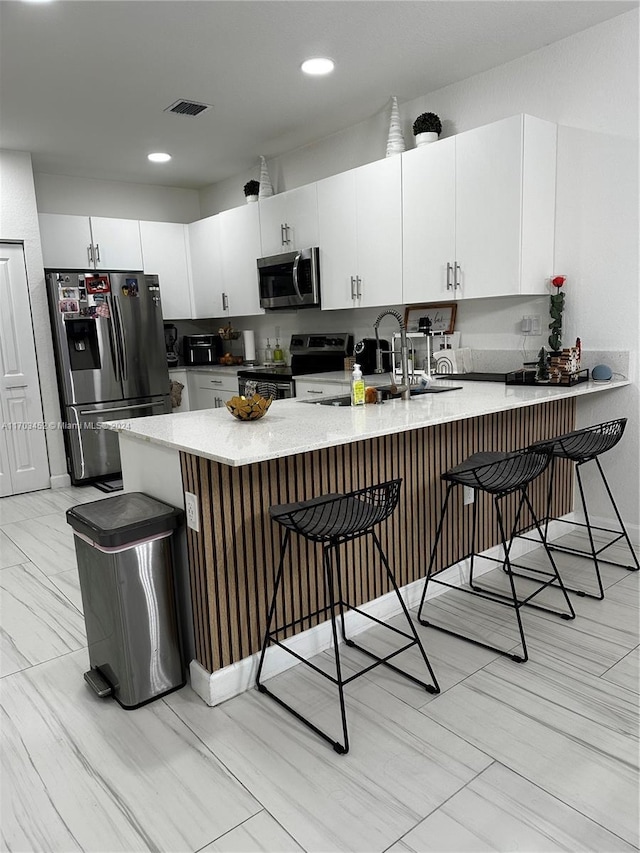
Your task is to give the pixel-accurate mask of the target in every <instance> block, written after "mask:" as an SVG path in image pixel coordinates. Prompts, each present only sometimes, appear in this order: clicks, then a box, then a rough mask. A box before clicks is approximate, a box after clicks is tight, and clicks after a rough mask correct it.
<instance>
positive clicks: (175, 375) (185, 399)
mask: <svg viewBox="0 0 640 853" xmlns="http://www.w3.org/2000/svg"><path fill="white" fill-rule="evenodd" d="M169 380H170V381H172V382H179V383H180V384H181V385H182V386H183V387H182V392H181V394H182V396H181V400H180V405H179V406H177V407H176V408H175V409H173V408H172V409H171V412H172V413H175V412H189V411H191V408H190V406H189V379H188V374H187V371H186V370H175V369H172V370H170V371H169Z"/></svg>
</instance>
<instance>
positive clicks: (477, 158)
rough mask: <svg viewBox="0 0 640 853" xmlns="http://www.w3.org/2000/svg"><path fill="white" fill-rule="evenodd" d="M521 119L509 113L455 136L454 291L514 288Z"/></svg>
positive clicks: (499, 292)
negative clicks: (457, 267)
mask: <svg viewBox="0 0 640 853" xmlns="http://www.w3.org/2000/svg"><path fill="white" fill-rule="evenodd" d="M522 120H523V117H522V116H514V117H513V118H508V119H504V120H502V121H497V122H494V123H493V124H489V125H486V126H485V127H479V128H476V129H475V130H471V131H467V132H466V133H461V134H460V135H459V136H458V137H456V261H457V263H458V264H459V265H460V273H459V275H458V280H459V282H460V287H459V288H458V289H457V295H458V296H462V297H473V298H477V297H484V296H503V295H506V294H513V293H519V289H520V223H521V211H522V150H523V146H522V124H523V121H522ZM435 145H440V143H439V142H438V143H435Z"/></svg>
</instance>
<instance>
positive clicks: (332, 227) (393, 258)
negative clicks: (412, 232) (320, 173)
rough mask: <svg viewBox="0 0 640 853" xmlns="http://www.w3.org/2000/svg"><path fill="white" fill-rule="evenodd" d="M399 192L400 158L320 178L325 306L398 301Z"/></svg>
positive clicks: (320, 234) (321, 258)
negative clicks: (323, 178)
mask: <svg viewBox="0 0 640 853" xmlns="http://www.w3.org/2000/svg"><path fill="white" fill-rule="evenodd" d="M401 190H402V182H401V160H400V158H399V157H389V158H387V159H385V160H379V161H377V162H375V163H369V164H368V165H366V166H361V167H359V168H358V169H352V170H350V171H349V172H344V173H343V174H340V175H335V176H334V177H331V178H326V179H325V180H322V181H319V182H318V184H317V191H318V223H319V246H320V276H321V292H322V307H323V308H355V307H368V306H377V305H389V304H393V303H395V302H400V301H401V299H402V196H401Z"/></svg>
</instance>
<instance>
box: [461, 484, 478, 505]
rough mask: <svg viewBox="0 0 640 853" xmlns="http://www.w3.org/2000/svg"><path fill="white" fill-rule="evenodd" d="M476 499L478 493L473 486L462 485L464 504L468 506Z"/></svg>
mask: <svg viewBox="0 0 640 853" xmlns="http://www.w3.org/2000/svg"><path fill="white" fill-rule="evenodd" d="M475 499H476V493H475V491H474V489H472V488H471V486H463V487H462V505H463V506H468V505H469V504H472V503H473V502H474V500H475Z"/></svg>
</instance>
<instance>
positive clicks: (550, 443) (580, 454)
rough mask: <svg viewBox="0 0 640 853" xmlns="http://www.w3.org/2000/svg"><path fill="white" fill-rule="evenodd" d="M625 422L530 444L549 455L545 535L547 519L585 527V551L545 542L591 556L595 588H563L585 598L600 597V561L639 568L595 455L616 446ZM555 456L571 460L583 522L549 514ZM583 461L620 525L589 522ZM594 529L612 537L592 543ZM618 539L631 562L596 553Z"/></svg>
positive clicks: (602, 425)
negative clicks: (592, 466)
mask: <svg viewBox="0 0 640 853" xmlns="http://www.w3.org/2000/svg"><path fill="white" fill-rule="evenodd" d="M626 424H627V418H618V419H616V420H613V421H606V422H604V423H601V424H595V425H594V426H590V427H585V428H584V429H579V430H574V431H573V432H568V433H565V434H564V435H559V436H556V437H555V438H552V439H548V440H545V441H541V442H537V443H536V444H534V445H532V448H533V449H536V450H539V451H542V452H545V453H549V454H550V455H551V470H550V478H549V490H548V493H547V511H546V517H545V518H544V519H543V522H544V526H543V532H544V537H545V539H547V538H548V530H549V523H550V521H551V520H554V521H556V522H560V523H562V524H570V525H572V526H575V527H584V528H586V529H587V533H588V537H589V550H588V551H586V550H585V549H580V548H574V547H571V546H568V545H562V544H560V543H556V542H547V544H548V547H549V548H550V549H551V550H553V551H561V552H564V553H568V554H575V555H577V556H579V557H587V558H591V560H592V561H593V566H594V570H595V575H596V581H597V584H598V592H597V593H596V594H594V593H590V592H587V591H585V590H583V589H574V588H571V587H567V589H568V590H569V592H575V593H576V594H577V595H580V596H586V597H588V598H596V599H598V600H600V601H601V600H602V599H603V598H604V587H603V585H602V576H601V574H600V563H605V564H607V565H611V566H618V567H619V568H623V569H628V570H629V571H636V572H637V571H638V569H640V564H639V563H638V556H637V554H636V552H635V551H634V548H633V546H632V544H631V540H630V539H629V534H628V533H627V530H626V528H625V526H624V522H623V521H622V517H621V515H620V512H619V510H618V507H617V505H616V502H615V500H614V497H613V494H612V492H611V489H610V487H609V483H608V482H607V478H606V477H605V475H604V471H603V469H602V465H601V464H600V459H599V457H600V456H601V455H602V454H603V453H606V452H607V451H608V450H611V449H612V448H613V447H615V446H616V444H618V442H619V441H620V439H621V438H622V436H623V433H624V430H625V427H626ZM558 459H568V460H570V461H571V462H574V463H575V470H576V479H577V482H578V489H579V492H580V499H581V503H582V509H583V512H584V518H585V521H584V522H579V521H568V520H566V519H562V518H558V519H553V518H552V516H551V506H552V502H553V487H554V476H553V475H554V473H555V465H556V461H557V460H558ZM587 462H595V463H596V467H597V468H598V471H599V472H600V477H601V479H602V482H603V484H604V487H605V489H606V492H607V495H608V497H609V500H610V502H611V506H612V507H613V511H614V513H615V515H616V518H617V520H618V524H619V525H620V528H619V529H615V528H609V527H598V526H596V525H594V524H592V523H591V520H590V517H589V511H588V508H587V499H586V495H585V491H584V486H583V482H582V476H581V468H582V466H583V465H585V464H586V463H587ZM594 531H600V532H601V533H613V534H615V537H614V538H613V539H611V540H610V541H608V542H606V543H605V544H604V545H601V546H600V547H596V543H595V540H594V536H593V533H594ZM523 538H527V539H529V538H531V537H530V536H527V535H524V536H523ZM621 539H624V540H625V541H626V543H627V546H628V548H629V553H630V554H631V558H632V561H633V565H627V564H625V563H619V562H616V561H614V560H607V559H602V558H601V557H600V554H602V553H603V552H604V551H606V550H607V549H608V548H610V547H611V546H612V545H614V544H615V543H616V542H619V541H620V540H621Z"/></svg>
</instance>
